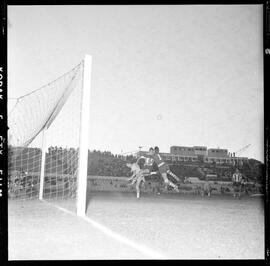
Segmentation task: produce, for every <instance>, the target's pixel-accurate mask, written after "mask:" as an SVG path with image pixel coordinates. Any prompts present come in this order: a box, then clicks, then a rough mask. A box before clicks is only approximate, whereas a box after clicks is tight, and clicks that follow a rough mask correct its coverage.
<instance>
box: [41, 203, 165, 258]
mask: <svg viewBox="0 0 270 266" xmlns="http://www.w3.org/2000/svg"><path fill="white" fill-rule="evenodd" d="M41 201H42V202H44V203H46V204H48V205H51V206H53V207H55V208H57V209H59V210H61V211H63V212H65V213H68V214H70V215H72V216H75V217H77V218H81V219H83V220H85V221H86V222H88V223H90V224H91V225H92V226H93V227H95V228H97V229H99V230H100V231H101V232H102V233H104V234H105V235H107V236H109V237H112V238H113V239H115V240H117V241H118V242H121V243H124V244H126V245H128V246H131V247H132V248H134V249H136V250H138V251H139V252H141V253H143V254H144V255H146V256H149V257H151V258H153V259H166V256H164V255H163V254H161V253H159V252H156V251H155V250H152V249H150V248H148V247H146V246H145V245H141V244H138V243H136V242H134V241H132V240H129V239H128V238H126V237H124V236H121V235H120V234H118V233H116V232H113V231H112V230H111V229H109V228H108V227H106V226H104V225H102V224H100V223H98V222H96V221H94V220H92V219H90V218H88V217H81V216H77V215H76V214H74V213H73V212H71V211H69V210H67V209H64V208H62V207H60V206H58V205H55V204H52V203H49V202H47V201H45V200H41Z"/></svg>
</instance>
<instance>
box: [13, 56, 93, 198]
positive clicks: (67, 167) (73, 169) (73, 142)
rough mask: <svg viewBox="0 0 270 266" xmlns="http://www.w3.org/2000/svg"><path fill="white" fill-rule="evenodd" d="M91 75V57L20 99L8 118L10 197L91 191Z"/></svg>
mask: <svg viewBox="0 0 270 266" xmlns="http://www.w3.org/2000/svg"><path fill="white" fill-rule="evenodd" d="M90 71H91V57H90V56H86V57H85V59H84V60H83V61H82V62H81V63H80V64H78V65H77V66H76V67H74V68H73V69H72V70H71V71H69V72H68V73H66V74H64V75H63V76H61V77H59V78H58V79H56V80H54V81H53V82H50V83H49V84H47V85H45V86H43V87H41V88H39V89H37V90H35V91H32V92H31V93H29V94H26V95H24V96H22V97H20V98H18V99H17V102H16V104H15V105H14V107H13V108H12V110H11V111H10V113H9V115H8V127H9V131H8V173H9V176H8V188H9V197H10V198H20V199H31V198H40V199H52V198H53V199H64V198H70V197H71V198H75V197H77V196H79V192H78V183H79V182H81V186H85V187H86V179H87V154H88V148H87V147H88V142H87V138H88V124H89V123H88V122H89V121H88V119H89V90H90V75H91V73H90ZM83 157H84V158H83ZM80 167H83V168H84V169H81V168H80ZM80 175H81V176H82V175H84V177H83V178H84V179H85V180H84V181H80V179H79V176H80ZM85 189H86V188H85ZM83 191H84V188H83V190H82V192H81V193H82V194H83ZM82 196H83V195H82ZM77 201H78V199H77Z"/></svg>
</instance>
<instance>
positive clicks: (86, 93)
mask: <svg viewBox="0 0 270 266" xmlns="http://www.w3.org/2000/svg"><path fill="white" fill-rule="evenodd" d="M83 64H84V71H83V89H82V107H81V123H80V126H81V128H80V152H79V164H78V181H77V182H78V188H77V215H78V216H84V215H85V212H86V192H87V165H88V142H89V141H88V140H89V114H90V113H89V110H90V90H91V72H92V56H90V55H86V56H85V58H84V62H83Z"/></svg>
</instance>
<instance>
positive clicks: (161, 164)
mask: <svg viewBox="0 0 270 266" xmlns="http://www.w3.org/2000/svg"><path fill="white" fill-rule="evenodd" d="M145 156H146V157H150V158H152V159H153V160H154V162H155V163H156V164H157V166H158V171H159V173H160V174H161V176H162V178H163V180H164V182H165V184H166V185H169V186H171V187H173V188H174V190H175V191H177V192H179V189H178V186H177V185H175V184H174V183H173V182H171V181H170V180H169V179H168V176H167V174H169V175H171V176H173V177H174V178H175V179H176V180H177V181H179V178H178V177H177V176H176V175H175V174H174V173H173V172H172V171H171V170H170V167H169V165H168V164H167V163H166V162H165V161H164V160H163V159H162V157H161V156H160V154H159V148H158V147H155V149H153V148H150V149H149V153H148V154H147V155H145Z"/></svg>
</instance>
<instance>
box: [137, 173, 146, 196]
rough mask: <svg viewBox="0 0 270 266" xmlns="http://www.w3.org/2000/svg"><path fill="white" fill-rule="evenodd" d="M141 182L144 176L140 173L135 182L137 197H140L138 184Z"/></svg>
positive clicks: (143, 180)
mask: <svg viewBox="0 0 270 266" xmlns="http://www.w3.org/2000/svg"><path fill="white" fill-rule="evenodd" d="M141 182H145V179H144V176H143V175H142V174H141V175H140V176H139V177H138V178H137V183H136V196H137V199H138V198H140V184H141Z"/></svg>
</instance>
